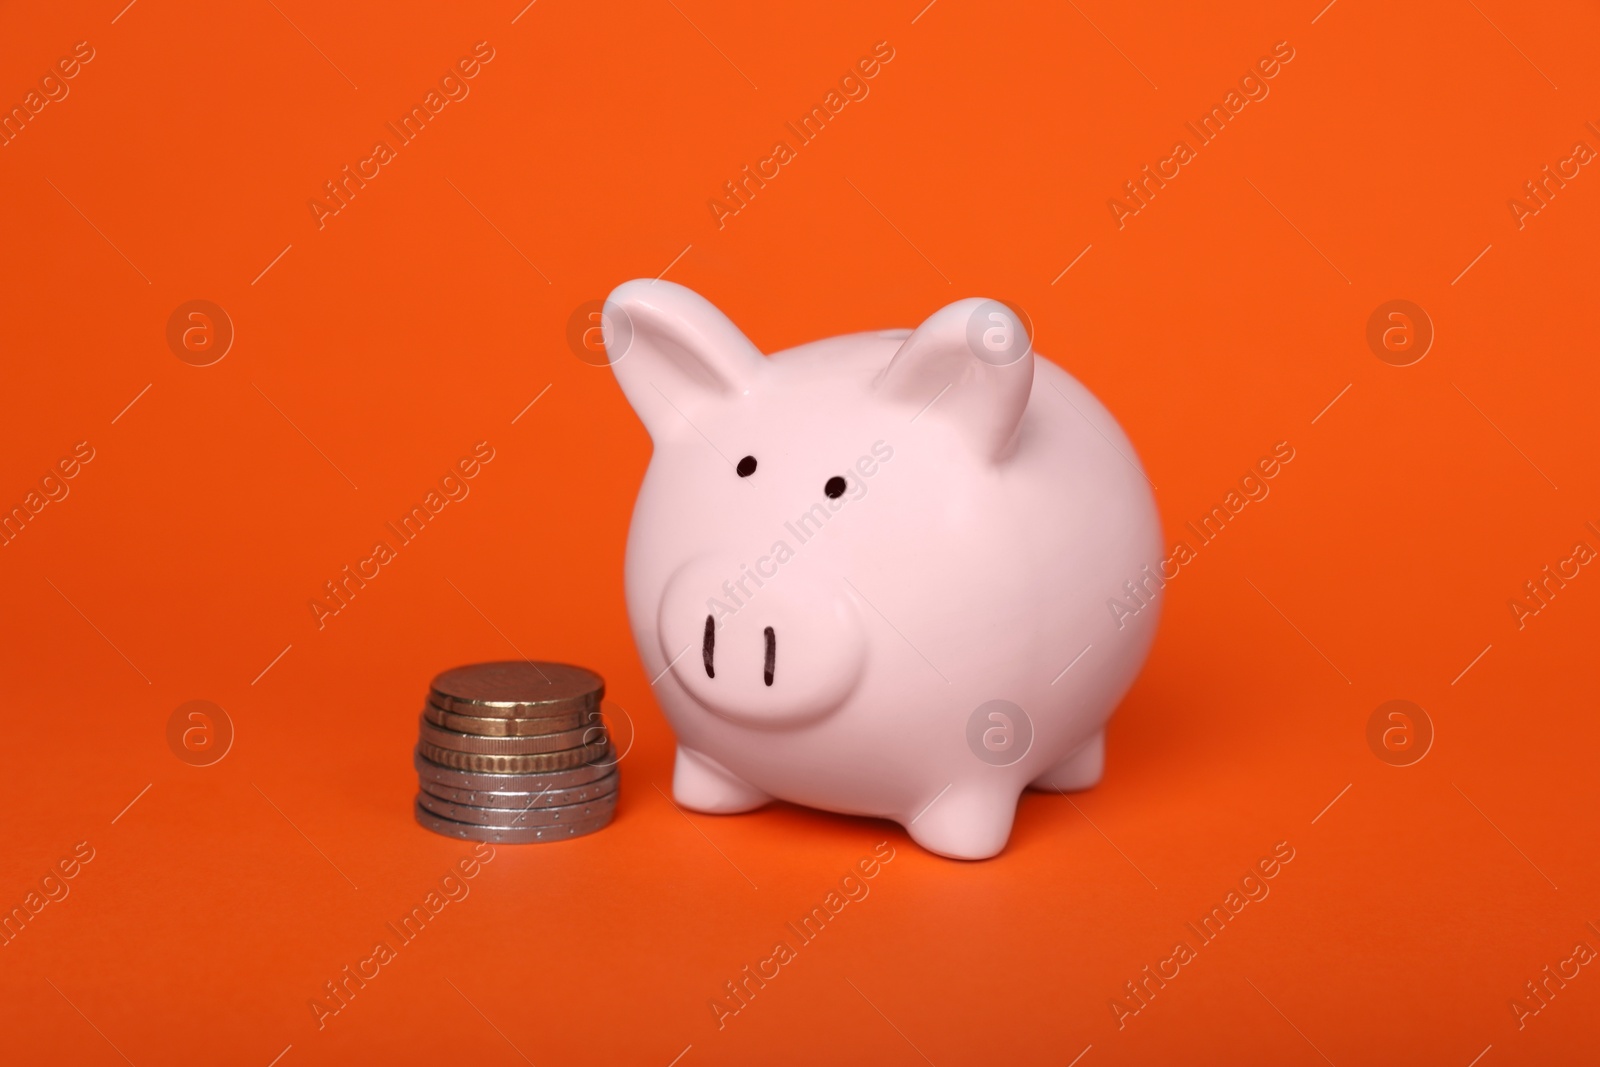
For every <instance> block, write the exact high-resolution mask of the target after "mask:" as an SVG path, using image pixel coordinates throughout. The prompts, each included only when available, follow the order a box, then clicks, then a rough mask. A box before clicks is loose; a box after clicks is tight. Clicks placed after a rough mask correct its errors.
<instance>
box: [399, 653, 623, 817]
mask: <svg viewBox="0 0 1600 1067" xmlns="http://www.w3.org/2000/svg"><path fill="white" fill-rule="evenodd" d="M604 696H605V682H604V681H603V680H602V679H601V678H600V676H599V675H598V674H595V673H594V672H593V671H587V670H584V669H583V668H582V667H572V666H569V665H567V664H565V663H533V662H528V661H523V660H518V661H514V662H505V663H477V664H472V665H470V666H466V667H455V668H452V669H451V670H448V671H445V672H444V673H443V674H441V675H439V676H438V677H437V678H435V679H434V680H433V684H432V686H431V687H430V688H429V691H428V704H427V706H426V707H425V708H424V709H423V711H422V722H421V724H420V727H419V728H420V731H421V736H420V738H419V739H418V742H417V751H416V758H415V763H416V767H417V778H418V784H419V785H420V786H421V790H420V792H418V793H417V803H416V815H417V821H418V822H419V823H421V824H422V825H423V826H425V827H427V828H428V829H429V830H432V831H434V832H435V833H439V834H445V835H447V836H450V837H459V838H463V839H466V840H472V841H493V842H496V843H504V844H517V843H520V842H531V841H559V840H563V839H565V838H569V837H580V836H582V835H584V834H589V833H593V832H594V831H596V830H599V829H602V828H603V827H604V826H605V825H606V824H607V823H609V822H610V821H611V816H612V813H613V812H614V811H615V810H616V807H617V781H618V776H617V766H616V754H615V752H614V750H613V749H612V747H611V742H610V740H609V739H608V737H607V736H606V728H605V724H604V722H602V720H601V718H600V701H601V698H602V697H604Z"/></svg>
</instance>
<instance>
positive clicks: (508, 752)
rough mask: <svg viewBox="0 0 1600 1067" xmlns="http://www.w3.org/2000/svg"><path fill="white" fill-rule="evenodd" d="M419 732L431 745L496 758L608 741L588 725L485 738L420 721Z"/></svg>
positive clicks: (602, 730) (598, 728) (603, 730)
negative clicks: (551, 732) (546, 731)
mask: <svg viewBox="0 0 1600 1067" xmlns="http://www.w3.org/2000/svg"><path fill="white" fill-rule="evenodd" d="M417 732H418V736H419V737H420V738H421V739H422V740H423V741H426V742H427V743H428V744H430V745H438V746H439V747H440V748H448V749H450V750H452V751H454V752H481V753H484V754H485V755H495V756H527V755H531V754H533V753H535V752H560V751H562V750H564V749H568V748H577V747H578V746H579V745H585V744H592V743H594V742H599V741H604V740H605V739H606V728H605V727H604V726H585V727H582V728H580V729H577V730H563V731H561V732H560V733H558V734H535V735H533V736H531V737H484V736H482V735H481V734H463V733H458V732H457V731H455V730H441V729H440V728H439V727H437V726H435V725H433V723H431V722H429V721H428V720H427V719H420V720H418V722H417Z"/></svg>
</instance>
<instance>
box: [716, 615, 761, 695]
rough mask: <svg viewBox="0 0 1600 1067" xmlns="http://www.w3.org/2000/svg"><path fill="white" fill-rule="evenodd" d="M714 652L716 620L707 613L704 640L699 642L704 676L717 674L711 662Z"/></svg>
mask: <svg viewBox="0 0 1600 1067" xmlns="http://www.w3.org/2000/svg"><path fill="white" fill-rule="evenodd" d="M716 652H717V621H716V620H715V619H713V618H712V617H711V616H710V615H707V616H706V636H705V640H703V641H702V642H701V643H700V658H701V659H702V660H704V661H705V665H706V677H707V678H715V677H716V676H717V672H716V669H715V668H714V667H713V666H712V664H711V661H712V657H714V656H715V655H716ZM767 684H768V685H771V684H772V683H771V682H768V683H767Z"/></svg>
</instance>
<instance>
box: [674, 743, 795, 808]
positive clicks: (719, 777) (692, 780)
mask: <svg viewBox="0 0 1600 1067" xmlns="http://www.w3.org/2000/svg"><path fill="white" fill-rule="evenodd" d="M672 795H673V796H674V797H676V798H677V800H678V803H679V804H682V805H683V806H684V807H686V808H689V809H691V810H694V811H704V812H707V813H709V814H712V815H732V814H733V813H735V812H740V811H752V810H754V809H756V808H759V807H761V806H762V805H763V804H766V803H769V802H770V801H771V800H772V798H771V797H769V796H768V795H767V794H765V793H763V792H761V790H759V789H757V788H755V787H754V786H752V785H750V784H749V783H747V782H745V781H743V780H742V779H740V778H738V777H737V776H735V775H734V774H733V772H731V771H729V770H728V769H727V768H726V767H724V766H723V765H722V764H720V763H718V762H717V761H716V760H714V759H712V758H711V757H710V756H703V755H701V754H700V753H698V752H696V751H694V750H693V749H689V748H684V747H683V746H682V745H679V746H678V760H677V763H676V764H675V765H674V766H673V768H672Z"/></svg>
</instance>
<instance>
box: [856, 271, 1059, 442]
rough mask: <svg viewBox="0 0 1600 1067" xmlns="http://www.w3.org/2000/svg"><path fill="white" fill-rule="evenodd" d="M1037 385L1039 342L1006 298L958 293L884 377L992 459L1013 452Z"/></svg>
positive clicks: (893, 392) (910, 403) (917, 414)
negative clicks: (1035, 363)
mask: <svg viewBox="0 0 1600 1067" xmlns="http://www.w3.org/2000/svg"><path fill="white" fill-rule="evenodd" d="M1032 388H1033V347H1032V340H1031V339H1030V338H1029V337H1028V332H1027V329H1026V328H1025V327H1024V326H1023V324H1022V322H1021V321H1020V320H1019V319H1018V318H1017V316H1016V313H1015V312H1013V311H1012V310H1011V309H1010V308H1008V307H1006V306H1005V305H1004V304H1002V303H1000V302H999V301H998V300H980V299H969V300H958V301H957V302H956V303H954V304H951V305H949V306H948V307H945V308H942V309H940V310H939V311H936V312H934V314H933V315H932V316H931V317H930V318H929V319H928V320H927V321H926V322H924V323H923V324H922V325H921V326H918V327H917V328H916V330H915V331H913V332H912V334H911V336H910V337H907V338H906V339H905V341H904V343H902V344H901V345H900V349H899V351H897V352H896V353H895V354H894V358H893V359H891V360H890V361H889V365H888V366H887V367H885V368H884V369H883V372H882V373H881V374H880V375H879V377H878V381H877V390H878V392H879V394H880V395H882V396H883V397H885V398H886V399H888V400H890V401H891V402H894V403H896V404H897V405H899V406H900V407H902V408H903V409H905V410H906V411H907V412H908V417H910V418H914V419H915V418H928V419H938V420H940V421H942V422H945V423H947V424H950V425H951V426H953V427H954V428H955V429H956V430H957V432H959V433H961V434H963V435H964V436H965V437H966V438H967V439H968V440H969V441H970V442H971V443H972V446H973V448H974V449H976V450H977V451H978V452H979V453H980V454H981V455H984V456H986V457H988V458H991V459H996V458H999V457H1001V456H1003V455H1005V454H1006V452H1008V451H1009V450H1010V448H1011V446H1012V444H1013V442H1014V440H1015V438H1016V433H1017V425H1018V424H1019V423H1020V422H1021V421H1022V413H1023V411H1024V410H1025V409H1026V408H1027V406H1028V394H1029V392H1030V390H1031V389H1032Z"/></svg>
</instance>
